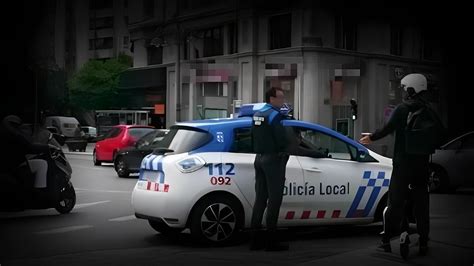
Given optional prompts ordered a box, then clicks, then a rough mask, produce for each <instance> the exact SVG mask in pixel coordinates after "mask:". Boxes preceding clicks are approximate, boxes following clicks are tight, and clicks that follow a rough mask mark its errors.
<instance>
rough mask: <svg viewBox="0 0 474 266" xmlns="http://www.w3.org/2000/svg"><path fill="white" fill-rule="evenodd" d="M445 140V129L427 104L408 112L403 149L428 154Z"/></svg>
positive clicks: (411, 152) (407, 151) (410, 152)
mask: <svg viewBox="0 0 474 266" xmlns="http://www.w3.org/2000/svg"><path fill="white" fill-rule="evenodd" d="M445 140H446V129H445V127H444V126H443V123H442V122H441V120H440V119H439V117H438V115H437V114H436V113H435V111H434V110H433V109H431V108H430V107H429V106H428V105H424V106H423V107H421V108H420V109H418V110H417V111H415V112H410V113H409V114H408V118H407V125H406V127H405V150H406V153H408V154H419V155H423V154H425V155H429V154H432V153H434V152H435V150H436V149H437V148H439V147H440V146H441V145H442V144H443V143H444V141H445Z"/></svg>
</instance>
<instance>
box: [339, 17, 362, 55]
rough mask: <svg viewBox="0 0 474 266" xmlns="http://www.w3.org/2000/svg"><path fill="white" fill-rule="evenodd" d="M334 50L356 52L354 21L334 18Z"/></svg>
mask: <svg viewBox="0 0 474 266" xmlns="http://www.w3.org/2000/svg"><path fill="white" fill-rule="evenodd" d="M336 48H341V49H346V50H352V51H355V50H357V23H356V21H355V20H354V19H350V18H347V17H343V16H337V17H336Z"/></svg>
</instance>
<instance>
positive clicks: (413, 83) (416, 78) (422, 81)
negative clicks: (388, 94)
mask: <svg viewBox="0 0 474 266" xmlns="http://www.w3.org/2000/svg"><path fill="white" fill-rule="evenodd" d="M400 84H401V86H402V87H403V89H404V90H405V91H408V88H413V92H412V93H414V94H417V93H419V92H420V91H425V90H427V81H426V77H425V76H424V75H422V74H408V75H406V76H405V77H403V78H402V80H401V82H400ZM409 93H410V92H409Z"/></svg>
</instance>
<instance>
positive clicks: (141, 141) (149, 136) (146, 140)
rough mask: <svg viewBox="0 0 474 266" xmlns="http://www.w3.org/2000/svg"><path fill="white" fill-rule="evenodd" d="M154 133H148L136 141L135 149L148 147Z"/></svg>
mask: <svg viewBox="0 0 474 266" xmlns="http://www.w3.org/2000/svg"><path fill="white" fill-rule="evenodd" d="M155 135H156V132H153V131H152V132H148V133H147V134H145V135H144V136H143V137H141V138H140V139H138V140H137V148H142V147H145V146H148V145H150V144H151V143H152V142H153V139H154V138H155Z"/></svg>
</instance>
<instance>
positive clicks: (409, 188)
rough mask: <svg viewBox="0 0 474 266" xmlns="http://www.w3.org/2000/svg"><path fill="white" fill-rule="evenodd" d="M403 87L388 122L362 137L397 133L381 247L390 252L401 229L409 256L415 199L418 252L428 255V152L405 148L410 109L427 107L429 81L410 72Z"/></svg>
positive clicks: (402, 243) (369, 138) (372, 138)
mask: <svg viewBox="0 0 474 266" xmlns="http://www.w3.org/2000/svg"><path fill="white" fill-rule="evenodd" d="M401 86H402V87H403V88H404V90H405V97H404V101H403V103H401V104H400V105H398V106H397V107H396V108H395V109H394V111H393V113H392V115H391V117H390V119H389V121H388V123H387V124H386V125H385V126H384V127H383V128H381V129H379V130H376V131H375V132H374V133H372V134H368V135H365V136H364V137H362V138H361V139H360V142H361V143H362V144H370V143H371V142H372V141H375V140H378V139H381V138H383V137H385V136H387V135H388V134H390V133H393V132H395V143H394V154H393V159H392V163H393V170H392V177H391V180H390V186H389V192H388V203H387V208H386V210H385V211H384V232H383V234H382V244H381V245H380V248H381V249H383V250H384V251H385V252H391V246H390V238H391V237H393V236H395V235H397V234H398V233H399V232H401V235H400V253H401V256H402V258H404V259H407V257H408V252H409V250H408V248H409V243H410V240H409V237H408V232H406V230H407V229H408V228H407V223H406V222H405V223H403V222H402V219H406V217H404V216H405V213H406V211H405V208H406V204H407V202H412V203H413V204H414V207H415V209H414V210H415V218H416V225H417V231H418V234H419V235H420V238H419V254H420V255H425V254H426V252H427V249H428V234H429V226H430V223H429V194H428V178H429V170H428V163H429V155H427V154H411V153H408V152H407V150H406V147H405V135H404V130H405V127H406V125H407V118H408V115H409V113H410V112H415V111H417V110H419V109H420V108H421V107H423V106H424V104H425V100H423V93H424V92H425V91H426V89H427V81H426V78H425V76H423V75H422V74H409V75H407V76H405V77H404V78H403V79H402V80H401Z"/></svg>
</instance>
